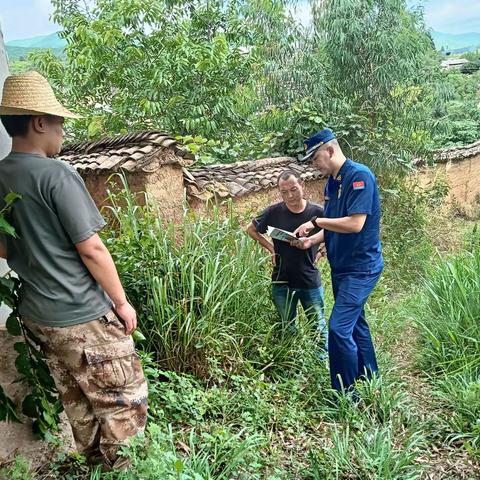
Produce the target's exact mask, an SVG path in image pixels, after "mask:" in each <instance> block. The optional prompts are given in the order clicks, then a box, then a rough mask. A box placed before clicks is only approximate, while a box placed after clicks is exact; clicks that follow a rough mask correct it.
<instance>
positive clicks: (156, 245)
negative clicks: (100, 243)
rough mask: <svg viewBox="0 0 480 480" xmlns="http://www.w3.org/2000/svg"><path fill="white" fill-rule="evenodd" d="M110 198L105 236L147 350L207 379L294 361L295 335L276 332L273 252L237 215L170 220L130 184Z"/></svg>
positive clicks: (174, 367)
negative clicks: (139, 199) (217, 371)
mask: <svg viewBox="0 0 480 480" xmlns="http://www.w3.org/2000/svg"><path fill="white" fill-rule="evenodd" d="M110 201H111V205H112V206H111V208H110V211H111V216H112V222H113V228H111V229H110V230H109V231H108V232H106V234H105V235H106V236H105V240H106V242H107V244H108V248H109V250H110V251H111V253H112V256H113V258H114V260H115V263H116V265H117V267H118V269H119V272H120V275H121V277H122V281H123V283H124V285H125V287H126V291H127V294H128V296H129V298H130V299H131V301H132V302H133V304H134V305H135V307H136V308H137V310H138V312H139V320H140V321H139V325H140V328H141V330H142V332H143V334H144V335H145V337H146V340H145V341H144V343H143V347H144V348H145V350H147V351H150V352H154V353H155V358H156V360H157V361H158V362H160V364H161V365H162V366H163V367H164V368H166V369H169V370H175V371H180V372H193V373H195V374H197V375H199V376H202V377H207V376H208V371H209V369H210V368H211V367H212V366H213V365H216V366H220V367H222V368H223V369H224V370H227V371H237V372H238V371H242V372H243V373H244V372H245V370H247V371H248V369H251V370H252V371H257V370H265V371H267V370H272V369H276V368H280V369H282V368H284V367H294V366H295V363H296V359H295V355H294V354H293V352H294V350H295V348H296V347H298V339H297V340H296V344H294V342H293V340H292V339H288V338H282V337H281V336H280V335H277V333H278V327H279V326H278V323H277V322H278V321H279V318H278V317H277V315H276V312H275V310H274V307H273V304H272V302H271V299H270V268H269V266H270V263H269V257H268V256H267V255H265V254H264V252H262V251H261V250H260V248H258V247H254V244H253V242H252V241H251V239H250V238H249V237H248V236H247V235H245V233H244V231H243V229H242V227H241V225H240V223H239V219H238V218H236V217H234V216H232V215H230V216H227V217H225V216H224V215H220V213H219V212H214V214H213V215H212V216H211V217H210V218H198V217H196V216H194V215H186V216H185V217H184V221H183V224H181V225H177V226H173V225H165V224H163V223H162V222H161V220H160V216H159V215H158V212H157V211H156V208H155V206H153V205H148V203H147V205H146V206H145V207H140V206H138V205H137V204H136V202H135V199H134V198H133V196H132V194H131V193H130V192H129V191H128V189H126V190H125V191H123V192H122V193H120V194H118V195H116V196H114V195H112V196H111V197H110Z"/></svg>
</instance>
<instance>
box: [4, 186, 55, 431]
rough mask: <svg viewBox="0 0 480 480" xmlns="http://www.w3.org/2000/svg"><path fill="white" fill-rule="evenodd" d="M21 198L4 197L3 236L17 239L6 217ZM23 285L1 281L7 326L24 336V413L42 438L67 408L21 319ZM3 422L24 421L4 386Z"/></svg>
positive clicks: (19, 345) (19, 362)
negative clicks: (27, 387)
mask: <svg viewBox="0 0 480 480" xmlns="http://www.w3.org/2000/svg"><path fill="white" fill-rule="evenodd" d="M20 199H21V196H20V195H18V194H16V193H9V194H8V195H7V196H6V197H5V198H4V207H3V208H2V209H1V210H0V235H2V236H5V235H10V236H13V237H15V236H16V233H15V229H14V228H13V227H12V226H11V225H10V224H9V223H8V221H7V219H6V218H5V216H6V215H7V214H8V212H9V211H10V209H11V207H12V205H13V203H14V202H16V201H17V200H20ZM19 290H20V282H19V280H18V279H16V278H14V277H7V278H0V304H1V303H4V304H6V305H7V306H8V307H10V308H11V310H12V311H11V313H10V315H9V317H8V319H7V322H6V327H7V331H8V333H9V334H10V335H12V336H15V337H22V336H23V341H18V342H16V343H15V345H14V349H15V351H16V352H17V353H18V355H17V358H16V360H15V367H16V369H17V371H18V373H19V374H20V375H21V377H20V380H22V381H25V382H26V383H27V384H28V386H29V387H30V388H31V393H29V394H28V395H27V396H26V397H25V398H24V400H23V402H22V413H24V414H25V415H27V416H28V417H31V418H32V419H33V429H34V431H35V432H36V433H38V434H40V435H41V436H43V437H44V436H45V435H48V432H50V431H51V430H56V429H57V427H58V424H59V421H60V420H59V414H60V412H61V411H62V409H63V407H62V405H61V402H60V400H59V399H58V396H57V392H56V389H55V383H54V381H53V379H52V377H51V375H50V372H49V369H48V366H47V364H46V362H45V357H44V355H43V354H42V353H41V351H40V350H39V348H38V340H37V341H36V339H35V337H34V336H33V335H32V333H31V332H29V331H28V330H27V329H26V327H25V326H24V325H23V323H22V322H21V320H20V315H19V313H18V303H19ZM0 419H1V420H15V421H20V419H19V417H18V414H17V412H16V406H15V403H14V402H13V401H12V400H11V399H10V398H8V397H7V396H6V395H5V392H4V391H3V389H2V388H1V387H0Z"/></svg>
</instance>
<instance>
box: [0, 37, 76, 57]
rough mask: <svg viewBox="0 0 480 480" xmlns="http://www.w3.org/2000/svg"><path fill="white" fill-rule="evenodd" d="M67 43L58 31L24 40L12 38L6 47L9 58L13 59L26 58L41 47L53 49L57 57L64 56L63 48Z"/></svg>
mask: <svg viewBox="0 0 480 480" xmlns="http://www.w3.org/2000/svg"><path fill="white" fill-rule="evenodd" d="M66 44H67V42H66V41H65V40H64V39H63V38H60V37H59V35H58V32H57V33H51V34H50V35H41V36H38V37H32V38H24V39H22V40H11V41H10V42H7V43H6V44H5V48H6V50H7V55H8V58H9V60H10V61H12V60H21V59H24V58H26V57H27V55H28V54H29V53H30V52H32V51H34V50H36V49H40V48H42V49H44V48H46V49H49V50H52V52H53V53H54V55H56V56H57V57H63V48H64V47H65V45H66Z"/></svg>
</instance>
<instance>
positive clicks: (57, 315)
mask: <svg viewBox="0 0 480 480" xmlns="http://www.w3.org/2000/svg"><path fill="white" fill-rule="evenodd" d="M9 192H15V193H19V194H20V195H21V196H22V198H21V199H20V200H17V201H16V202H15V203H14V204H13V206H12V209H11V211H10V213H9V214H8V215H7V220H8V221H9V222H10V223H11V225H12V226H13V227H14V228H15V231H16V233H17V236H18V238H13V237H8V236H4V237H2V238H1V239H0V240H1V241H2V243H3V244H4V245H5V246H6V249H7V262H8V265H9V267H10V268H11V269H12V270H14V271H15V272H16V273H17V275H18V276H19V278H20V279H21V280H22V289H21V294H20V305H19V312H20V314H21V315H22V316H24V317H26V318H30V319H32V320H34V321H37V322H39V323H42V324H44V325H48V326H55V327H61V326H68V325H76V324H78V323H84V322H88V321H90V320H94V319H96V318H99V317H101V316H103V315H105V313H107V312H108V310H109V309H110V308H111V301H110V300H109V298H108V297H107V295H106V294H105V292H104V291H103V289H102V288H101V287H100V285H99V284H98V283H97V282H96V281H95V279H94V278H93V277H92V275H91V274H90V272H89V271H88V270H87V268H86V267H85V265H84V263H83V262H82V260H81V258H80V255H79V254H78V252H77V249H76V248H75V244H77V243H79V242H82V241H83V240H87V239H88V238H90V237H91V236H92V235H94V234H95V233H96V232H98V231H99V230H101V229H102V228H103V227H104V226H105V220H104V219H103V218H102V216H101V215H100V212H99V211H98V209H97V207H96V206H95V203H94V202H93V200H92V197H91V196H90V194H89V193H88V191H87V189H86V188H85V184H84V182H83V180H82V178H81V177H80V175H79V174H78V173H77V172H76V170H75V169H74V168H73V167H71V166H70V165H68V164H66V163H64V162H61V161H59V160H55V159H52V158H45V157H42V156H41V155H36V154H30V153H18V152H11V153H10V154H9V155H8V156H7V157H5V158H4V159H3V160H1V161H0V208H1V207H2V206H3V204H4V202H3V198H4V197H5V195H6V194H8V193H9Z"/></svg>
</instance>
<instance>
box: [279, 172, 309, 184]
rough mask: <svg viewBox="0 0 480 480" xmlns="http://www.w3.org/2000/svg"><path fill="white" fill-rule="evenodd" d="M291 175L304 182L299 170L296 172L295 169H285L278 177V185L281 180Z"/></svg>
mask: <svg viewBox="0 0 480 480" xmlns="http://www.w3.org/2000/svg"><path fill="white" fill-rule="evenodd" d="M290 177H295V178H296V179H297V181H298V182H302V181H303V180H302V177H301V176H300V174H299V173H298V172H294V171H293V170H284V171H283V172H282V173H281V174H280V175H279V176H278V178H277V186H278V185H280V180H283V181H285V180H288V179H289V178H290Z"/></svg>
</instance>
